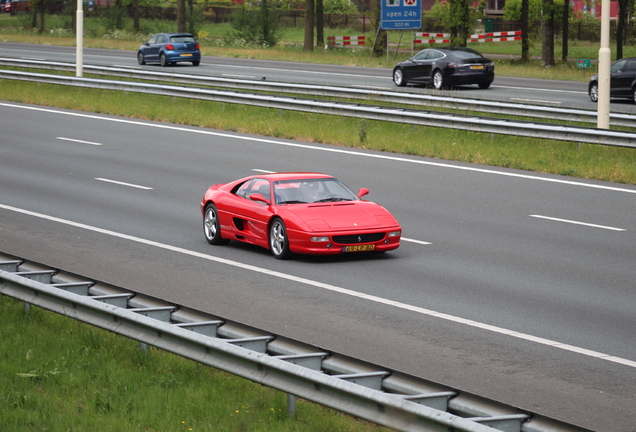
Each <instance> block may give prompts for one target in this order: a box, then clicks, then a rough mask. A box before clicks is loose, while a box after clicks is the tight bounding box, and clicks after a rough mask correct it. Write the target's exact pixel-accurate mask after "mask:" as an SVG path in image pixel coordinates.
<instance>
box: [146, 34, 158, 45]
mask: <svg viewBox="0 0 636 432" xmlns="http://www.w3.org/2000/svg"><path fill="white" fill-rule="evenodd" d="M148 43H149V44H154V43H157V35H154V36H153V37H151V38H150V39H148Z"/></svg>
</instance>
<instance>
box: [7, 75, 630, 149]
mask: <svg viewBox="0 0 636 432" xmlns="http://www.w3.org/2000/svg"><path fill="white" fill-rule="evenodd" d="M0 78H5V79H15V80H23V81H33V82H42V83H49V84H57V85H69V86H78V87H89V88H99V89H109V90H119V91H131V92H139V93H150V94H157V95H164V96H173V97H185V98H194V99H204V100H212V101H217V102H226V103H237V104H245V105H253V106H259V107H267V108H278V109H284V110H294V111H303V112H313V113H317V114H330V115H340V116H347V117H355V118H363V119H369V120H379V121H390V122H397V123H407V124H414V125H420V126H432V127H443V128H452V129H461V130H469V131H474V132H483V133H491V134H502V135H515V136H525V137H530V138H543V139H550V140H561V141H573V142H579V143H591V144H600V145H608V146H618V147H629V148H636V133H632V132H621V131H612V130H607V129H597V128H589V127H587V128H586V127H577V126H565V125H555V124H549V123H534V122H523V121H513V120H505V119H492V118H486V117H474V116H466V115H460V114H448V113H437V112H433V111H423V110H408V109H404V108H396V107H386V106H372V105H363V104H353V103H345V102H329V101H321V100H311V99H304V98H291V97H284V96H276V95H265V94H254V93H242V92H237V91H234V92H229V91H223V90H215V89H202V88H194V87H177V86H166V85H159V84H149V83H137V82H123V81H113V80H102V79H91V78H77V77H70V76H60V75H50V74H35V73H27V72H17V71H6V70H1V71H0Z"/></svg>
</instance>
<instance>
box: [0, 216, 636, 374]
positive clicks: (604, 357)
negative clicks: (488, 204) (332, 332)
mask: <svg viewBox="0 0 636 432" xmlns="http://www.w3.org/2000/svg"><path fill="white" fill-rule="evenodd" d="M0 208H2V209H5V210H8V211H12V212H16V213H21V214H25V215H28V216H33V217H37V218H40V219H45V220H49V221H52V222H58V223H61V224H65V225H69V226H73V227H76V228H81V229H85V230H88V231H93V232H97V233H100V234H105V235H109V236H112V237H116V238H120V239H124V240H130V241H134V242H136V243H141V244H145V245H148V246H154V247H157V248H160V249H164V250H168V251H172V252H177V253H180V254H184V255H189V256H192V257H196V258H201V259H205V260H208V261H214V262H217V263H220V264H226V265H230V266H233V267H237V268H241V269H244V270H250V271H253V272H257V273H261V274H266V275H269V276H273V277H277V278H281V279H286V280H289V281H294V282H298V283H301V284H305V285H310V286H314V287H317V288H321V289H325V290H328V291H333V292H337V293H340V294H343V295H348V296H350V297H356V298H359V299H362V300H367V301H372V302H375V303H379V304H384V305H387V306H393V307H396V308H399V309H403V310H408V311H411V312H415V313H419V314H422V315H427V316H431V317H435V318H440V319H443V320H446V321H451V322H455V323H458V324H464V325H467V326H470V327H475V328H478V329H482V330H487V331H490V332H493V333H499V334H502V335H505V336H510V337H514V338H517V339H523V340H527V341H531V342H535V343H538V344H541V345H547V346H550V347H553V348H559V349H562V350H566V351H571V352H575V353H578V354H581V355H585V356H588V357H594V358H597V359H600V360H606V361H609V362H613V363H619V364H621V365H624V366H629V367H633V368H636V361H633V360H628V359H624V358H621V357H615V356H612V355H609V354H604V353H601V352H597V351H592V350H588V349H585V348H580V347H576V346H573V345H568V344H564V343H561V342H557V341H553V340H550V339H544V338H541V337H537V336H532V335H529V334H525V333H520V332H516V331H514V330H508V329H505V328H502V327H497V326H493V325H490V324H484V323H480V322H478V321H473V320H470V319H466V318H461V317H457V316H454V315H449V314H446V313H442V312H437V311H434V310H430V309H425V308H421V307H418V306H413V305H409V304H406V303H401V302H398V301H394V300H389V299H386V298H382V297H377V296H374V295H369V294H364V293H360V292H357V291H353V290H350V289H346V288H342V287H337V286H335V285H330V284H326V283H322V282H318V281H313V280H311V279H305V278H302V277H298V276H292V275H289V274H286V273H281V272H277V271H274V270H269V269H266V268H262V267H256V266H253V265H249V264H243V263H240V262H238V261H232V260H228V259H225V258H219V257H215V256H211V255H206V254H204V253H201V252H196V251H191V250H188V249H183V248H180V247H176V246H170V245H167V244H163V243H159V242H156V241H152V240H146V239H142V238H139V237H135V236H131V235H128V234H122V233H118V232H115V231H110V230H105V229H102V228H97V227H93V226H90V225H85V224H82V223H78V222H73V221H69V220H66V219H61V218H57V217H54V216H49V215H45V214H42V213H36V212H32V211H29V210H24V209H20V208H17V207H12V206H8V205H4V204H0Z"/></svg>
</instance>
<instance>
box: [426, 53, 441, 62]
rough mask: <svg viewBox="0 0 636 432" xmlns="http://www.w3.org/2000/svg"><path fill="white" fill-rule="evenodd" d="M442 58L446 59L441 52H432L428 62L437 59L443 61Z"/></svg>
mask: <svg viewBox="0 0 636 432" xmlns="http://www.w3.org/2000/svg"><path fill="white" fill-rule="evenodd" d="M442 57H444V54H442V53H441V52H439V51H431V53H430V54H429V56H428V58H427V60H437V59H441V58H442Z"/></svg>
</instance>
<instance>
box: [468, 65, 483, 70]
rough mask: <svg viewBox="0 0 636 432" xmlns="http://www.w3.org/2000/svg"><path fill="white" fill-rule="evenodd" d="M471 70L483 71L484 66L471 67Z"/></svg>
mask: <svg viewBox="0 0 636 432" xmlns="http://www.w3.org/2000/svg"><path fill="white" fill-rule="evenodd" d="M470 68H471V69H483V68H484V65H477V66H471V67H470Z"/></svg>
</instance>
